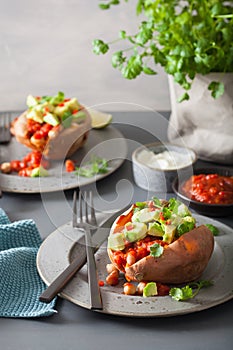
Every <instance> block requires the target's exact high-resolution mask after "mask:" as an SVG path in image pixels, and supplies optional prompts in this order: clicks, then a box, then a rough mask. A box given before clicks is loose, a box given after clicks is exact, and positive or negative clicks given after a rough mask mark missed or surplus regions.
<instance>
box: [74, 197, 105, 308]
mask: <svg viewBox="0 0 233 350" xmlns="http://www.w3.org/2000/svg"><path fill="white" fill-rule="evenodd" d="M88 198H89V203H88ZM76 202H77V192H76V191H74V197H73V227H77V228H80V229H83V231H84V234H85V246H86V254H87V272H88V285H89V292H90V307H91V309H99V310H100V309H102V308H103V305H102V300H101V295H100V290H99V284H98V276H97V268H96V262H95V256H94V250H95V249H94V247H93V244H92V238H91V233H93V232H94V231H96V229H97V221H96V216H95V209H94V206H93V196H92V192H91V191H90V192H89V193H87V192H86V191H85V192H84V194H82V192H81V191H79V221H77V204H76ZM83 206H84V208H83ZM83 209H84V210H83ZM89 211H90V215H89ZM83 212H85V215H84V214H83Z"/></svg>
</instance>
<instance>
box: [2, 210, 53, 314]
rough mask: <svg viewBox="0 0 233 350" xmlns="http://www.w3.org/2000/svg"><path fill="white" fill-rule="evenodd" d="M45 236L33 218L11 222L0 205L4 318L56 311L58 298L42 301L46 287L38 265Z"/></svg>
mask: <svg viewBox="0 0 233 350" xmlns="http://www.w3.org/2000/svg"><path fill="white" fill-rule="evenodd" d="M41 242H42V241H41V237H40V234H39V232H38V229H37V227H36V225H35V222H34V221H33V220H21V221H16V222H13V223H11V222H10V220H9V218H8V217H7V215H6V213H5V212H4V210H2V209H1V208H0V317H41V316H50V315H53V314H54V313H56V310H54V309H53V307H54V305H55V302H56V300H53V301H52V302H51V303H49V304H45V303H42V302H40V301H39V296H40V294H41V293H42V292H43V291H44V290H45V287H46V286H45V284H44V282H43V281H42V280H41V278H40V276H39V274H38V272H37V268H36V256H37V251H38V248H39V246H40V244H41Z"/></svg>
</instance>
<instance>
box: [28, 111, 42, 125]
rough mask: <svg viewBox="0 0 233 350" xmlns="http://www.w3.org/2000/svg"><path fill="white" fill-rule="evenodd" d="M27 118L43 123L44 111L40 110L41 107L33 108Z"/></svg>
mask: <svg viewBox="0 0 233 350" xmlns="http://www.w3.org/2000/svg"><path fill="white" fill-rule="evenodd" d="M27 118H28V119H32V120H34V121H35V122H38V123H40V124H42V123H43V113H42V111H40V110H39V109H38V110H37V109H32V110H31V111H29V112H28V113H27Z"/></svg>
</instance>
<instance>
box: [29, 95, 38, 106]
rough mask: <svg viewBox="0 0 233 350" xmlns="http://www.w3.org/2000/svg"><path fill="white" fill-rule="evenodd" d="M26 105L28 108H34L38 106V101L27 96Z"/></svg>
mask: <svg viewBox="0 0 233 350" xmlns="http://www.w3.org/2000/svg"><path fill="white" fill-rule="evenodd" d="M26 104H27V106H28V107H29V108H31V107H34V106H36V105H38V100H37V99H36V98H35V97H34V96H32V95H28V97H27V101H26Z"/></svg>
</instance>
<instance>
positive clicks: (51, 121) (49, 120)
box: [43, 113, 60, 126]
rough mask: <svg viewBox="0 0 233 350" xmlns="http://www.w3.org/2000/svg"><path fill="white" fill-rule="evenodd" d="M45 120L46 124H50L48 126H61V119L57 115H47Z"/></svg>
mask: <svg viewBox="0 0 233 350" xmlns="http://www.w3.org/2000/svg"><path fill="white" fill-rule="evenodd" d="M43 120H44V122H45V123H48V124H50V125H53V126H56V125H58V124H60V120H59V118H58V117H57V116H56V115H55V114H52V113H47V114H46V115H45V116H44V118H43Z"/></svg>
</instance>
